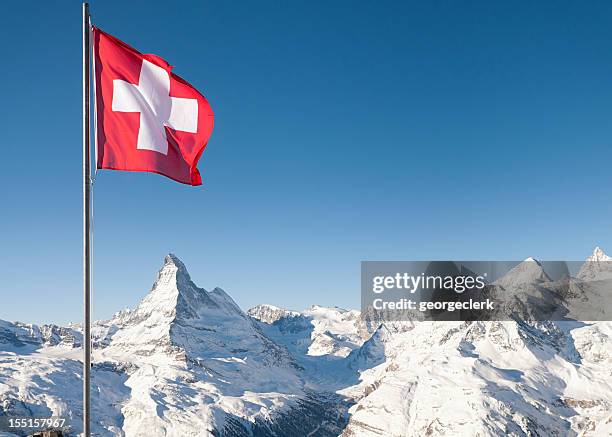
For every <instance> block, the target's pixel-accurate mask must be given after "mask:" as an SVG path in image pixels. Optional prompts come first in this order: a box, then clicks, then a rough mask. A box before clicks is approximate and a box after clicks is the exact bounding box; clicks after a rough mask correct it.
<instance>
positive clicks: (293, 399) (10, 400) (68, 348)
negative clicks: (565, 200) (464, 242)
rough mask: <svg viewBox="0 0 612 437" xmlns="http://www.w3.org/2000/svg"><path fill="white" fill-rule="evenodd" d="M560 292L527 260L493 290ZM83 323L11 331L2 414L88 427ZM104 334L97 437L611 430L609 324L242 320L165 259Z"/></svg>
mask: <svg viewBox="0 0 612 437" xmlns="http://www.w3.org/2000/svg"><path fill="white" fill-rule="evenodd" d="M593 257H595V258H596V259H592V258H593ZM606 257H607V256H606V255H605V254H604V253H603V251H601V250H600V249H596V250H595V252H594V254H593V255H592V256H591V257H590V258H589V260H591V261H602V263H603V265H604V266H605V265H606V262H607V261H608V259H607V258H606ZM608 258H609V257H608ZM587 264H588V265H594V264H592V263H591V262H589V263H587ZM585 266H586V264H585ZM581 272H582V271H581ZM580 274H582V273H580ZM580 274H579V275H580ZM594 274H597V275H604V274H606V272H605V271H604V272H602V271H594V270H592V269H589V270H588V272H585V273H584V275H585V276H584V277H587V275H588V277H589V278H592V277H594V276H593V275H594ZM589 280H590V279H589ZM549 282H550V278H548V275H546V272H544V269H543V267H542V265H541V264H540V263H539V262H537V261H535V260H533V259H527V260H525V261H524V262H523V263H521V264H519V265H518V266H516V267H515V268H514V269H512V271H511V272H509V273H508V274H507V275H506V276H505V277H503V278H501V279H500V281H499V283H498V285H500V286H516V285H517V284H518V285H520V286H524V287H527V286H537V287H540V288H543V289H544V288H545V287H546V286H547V284H549ZM585 290H586V288H585ZM580 291H581V293H582V294H579V295H578V296H579V297H580V298H581V299H582V298H584V296H585V293H583V291H584V290H582V289H581V290H580ZM78 328H79V327H78V326H70V327H59V326H54V325H45V326H41V327H38V326H36V325H29V324H24V323H11V322H5V321H0V416H2V415H26V416H28V415H32V414H35V415H41V416H45V415H47V416H49V415H62V416H68V417H72V418H73V419H74V421H73V423H72V425H73V429H72V431H73V434H74V432H78V431H79V430H80V417H79V410H80V402H81V390H80V387H81V381H80V373H81V362H80V358H81V350H80V344H81V335H80V333H79V332H78ZM93 332H94V356H93V362H94V367H93V388H92V393H93V404H94V406H95V411H94V418H95V423H94V427H93V431H94V433H96V435H100V436H130V437H131V436H150V435H166V436H170V437H174V436H176V437H183V436H220V435H223V436H228V437H238V436H240V437H242V436H270V437H272V436H276V437H300V436H339V435H341V436H344V437H349V436H351V437H374V436H385V437H386V436H410V437H413V436H414V437H416V436H419V437H420V436H423V435H430V436H448V435H453V436H473V435H481V436H505V435H514V436H523V435H540V436H553V435H558V436H578V435H580V436H604V435H612V374H610V371H609V369H610V368H612V323H610V322H593V323H582V322H573V321H566V322H538V323H524V322H418V321H412V322H393V323H382V322H381V321H380V320H378V321H377V320H375V319H373V318H371V317H369V315H367V314H364V315H362V314H360V312H359V311H355V310H345V309H341V308H337V307H333V308H328V307H322V306H317V305H313V306H311V307H310V308H308V309H307V310H305V311H303V312H297V311H290V310H285V309H282V308H278V307H275V306H272V305H258V306H257V307H254V308H252V309H250V310H249V311H248V312H247V313H245V312H243V311H242V310H241V309H240V308H239V306H238V305H236V303H235V302H234V301H233V299H232V298H231V297H230V296H229V295H228V294H227V293H226V292H225V291H223V290H221V289H220V288H215V289H213V290H211V291H207V290H204V289H201V288H198V287H197V286H196V285H195V284H194V283H193V282H192V280H191V278H190V276H189V273H188V272H187V269H186V268H185V265H184V264H183V263H182V262H181V261H180V260H179V259H178V258H177V257H176V256H174V255H168V256H167V257H166V258H165V260H164V264H163V266H162V268H161V269H160V271H159V273H158V274H157V277H156V279H155V283H154V285H153V287H152V289H151V291H150V292H149V294H147V295H146V296H145V297H144V298H143V300H142V301H141V302H140V304H139V305H138V306H137V308H135V309H134V310H129V309H125V310H122V311H120V312H118V313H116V314H115V315H114V316H113V317H112V318H111V319H110V320H107V321H99V322H96V323H95V324H94V327H93ZM73 434H70V435H73ZM0 435H2V434H1V433H0Z"/></svg>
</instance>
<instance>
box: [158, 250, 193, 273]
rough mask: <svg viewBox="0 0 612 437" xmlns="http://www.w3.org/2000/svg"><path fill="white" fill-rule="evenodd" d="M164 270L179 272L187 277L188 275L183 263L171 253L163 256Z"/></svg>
mask: <svg viewBox="0 0 612 437" xmlns="http://www.w3.org/2000/svg"><path fill="white" fill-rule="evenodd" d="M165 268H169V269H176V271H181V272H182V273H185V274H187V275H189V273H187V267H185V264H183V261H181V260H180V259H179V257H178V256H176V255H175V254H173V253H169V254H168V255H166V256H165V258H164V266H163V267H162V270H164V269H165Z"/></svg>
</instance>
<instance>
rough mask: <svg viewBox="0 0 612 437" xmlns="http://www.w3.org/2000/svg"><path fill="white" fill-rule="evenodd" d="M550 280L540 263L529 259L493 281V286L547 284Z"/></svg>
mask: <svg viewBox="0 0 612 437" xmlns="http://www.w3.org/2000/svg"><path fill="white" fill-rule="evenodd" d="M550 280H551V279H550V277H549V276H548V275H547V274H546V272H545V271H544V268H543V267H542V263H541V262H540V261H538V260H536V259H535V258H532V257H529V258H527V259H525V260H524V261H523V262H521V263H519V264H518V265H516V266H515V267H513V268H512V269H511V270H510V271H509V272H508V273H506V274H505V275H504V276H502V277H501V278H499V279H498V280H497V281H495V284H496V285H500V286H502V287H504V288H507V287H512V286H517V285H522V284H534V283H538V282H547V281H550Z"/></svg>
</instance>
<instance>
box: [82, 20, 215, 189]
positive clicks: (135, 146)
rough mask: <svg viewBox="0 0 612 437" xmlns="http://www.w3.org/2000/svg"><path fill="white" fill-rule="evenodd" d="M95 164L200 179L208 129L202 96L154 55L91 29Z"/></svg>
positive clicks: (210, 117)
mask: <svg viewBox="0 0 612 437" xmlns="http://www.w3.org/2000/svg"><path fill="white" fill-rule="evenodd" d="M93 37H94V72H95V76H96V77H95V94H96V132H97V133H96V149H97V160H98V164H97V165H98V168H105V169H111V170H127V171H148V172H154V173H159V174H162V175H164V176H167V177H169V178H171V179H174V180H175V181H178V182H182V183H184V184H189V185H201V184H202V178H201V176H200V172H199V171H198V169H197V168H196V165H197V163H198V160H199V159H200V156H201V155H202V152H203V151H204V148H205V147H206V144H207V142H208V138H209V137H210V134H211V133H212V129H213V111H212V109H211V107H210V105H209V104H208V101H207V100H206V98H205V97H204V96H203V95H202V94H200V93H199V92H198V91H197V90H196V89H195V88H194V87H192V86H191V85H190V84H189V83H187V82H185V81H184V80H183V79H181V78H180V77H179V76H177V75H175V74H174V73H172V72H171V70H172V66H171V65H170V64H168V63H167V62H166V61H164V60H163V59H162V58H160V57H158V56H155V55H143V54H141V53H140V52H138V51H137V50H135V49H133V48H132V47H130V46H129V45H127V44H126V43H124V42H123V41H120V40H118V39H117V38H115V37H113V36H111V35H109V34H107V33H105V32H102V31H101V30H100V29H98V28H95V27H94V29H93Z"/></svg>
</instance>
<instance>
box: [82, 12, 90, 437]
mask: <svg viewBox="0 0 612 437" xmlns="http://www.w3.org/2000/svg"><path fill="white" fill-rule="evenodd" d="M89 32H90V24H89V4H88V3H83V304H84V313H85V320H84V321H83V322H84V323H83V435H84V437H90V436H91V428H90V422H91V420H90V419H91V417H90V413H91V402H90V400H91V391H90V379H91V283H90V279H91V271H90V269H91V265H90V255H91V247H90V246H91V236H90V220H91V217H90V212H91V211H90V208H91V200H90V194H91V161H90V160H91V156H90V140H91V138H90V136H91V135H90V123H89V121H90V108H89V99H90V90H89V78H90V63H91V62H90V61H91V60H90V49H89Z"/></svg>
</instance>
